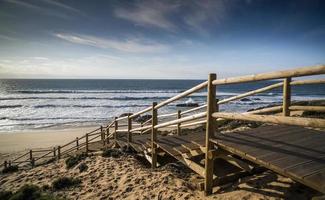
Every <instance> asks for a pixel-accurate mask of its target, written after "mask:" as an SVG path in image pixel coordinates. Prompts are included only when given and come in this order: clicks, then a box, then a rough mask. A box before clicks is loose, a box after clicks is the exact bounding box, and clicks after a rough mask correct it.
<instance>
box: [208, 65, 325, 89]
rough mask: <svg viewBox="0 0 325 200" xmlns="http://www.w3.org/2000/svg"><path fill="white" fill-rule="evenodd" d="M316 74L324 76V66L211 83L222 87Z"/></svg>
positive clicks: (219, 80)
mask: <svg viewBox="0 0 325 200" xmlns="http://www.w3.org/2000/svg"><path fill="white" fill-rule="evenodd" d="M317 74H325V65H319V66H314V67H302V68H296V69H290V70H284V71H276V72H269V73H261V74H255V75H248V76H240V77H232V78H225V79H218V80H215V81H213V84H214V85H222V84H232V83H243V82H252V81H263V80H271V79H280V78H287V77H300V76H310V75H317Z"/></svg>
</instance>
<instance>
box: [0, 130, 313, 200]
mask: <svg viewBox="0 0 325 200" xmlns="http://www.w3.org/2000/svg"><path fill="white" fill-rule="evenodd" d="M96 128H97V127H87V128H79V129H65V130H38V131H30V132H21V133H7V134H3V133H2V134H0V155H1V159H2V161H3V159H5V158H7V157H8V156H9V155H11V156H12V155H15V154H16V155H17V154H18V153H19V152H21V151H23V150H26V149H28V148H35V147H37V148H40V147H44V148H46V147H51V146H55V145H58V144H61V145H62V144H64V143H67V142H69V141H71V140H73V139H75V138H76V137H79V136H82V135H83V134H84V133H86V132H89V131H91V130H94V129H96ZM239 128H240V129H241V128H247V127H239ZM236 129H238V128H236ZM1 159H0V162H2V161H1ZM82 162H84V163H85V164H86V165H87V166H88V167H89V168H88V170H87V171H86V172H82V173H80V172H79V169H78V166H76V167H74V168H72V169H69V170H68V169H66V167H65V163H64V159H61V160H60V161H56V162H54V163H51V164H46V165H42V166H38V167H35V168H33V169H22V170H20V171H19V172H15V173H13V174H1V175H0V191H1V190H10V191H15V190H17V189H18V188H19V187H21V186H22V185H24V184H26V183H29V184H30V183H32V184H36V185H38V186H40V187H42V186H44V185H51V183H52V182H53V180H55V179H56V178H59V177H69V176H70V177H77V178H80V179H81V180H82V183H81V185H80V186H78V187H75V188H70V189H67V190H62V191H51V192H53V193H54V194H55V195H58V196H60V197H65V198H68V199H130V200H131V199H132V200H134V199H184V200H185V199H227V200H228V199H253V200H255V199H310V197H312V196H314V195H319V193H317V192H315V191H313V190H311V189H309V188H307V187H305V186H303V185H301V184H298V183H296V182H294V181H292V180H291V179H289V178H285V177H282V176H280V175H277V174H275V173H274V172H272V171H269V170H267V171H264V172H262V173H259V174H254V175H252V176H247V177H244V178H242V179H239V180H238V181H236V182H232V183H229V184H226V185H223V186H220V187H215V188H214V193H213V195H211V196H209V197H205V196H203V193H202V192H201V191H199V190H198V188H196V184H195V183H196V182H197V180H198V179H200V177H199V176H198V175H197V174H195V173H193V172H192V171H191V170H189V169H188V168H186V167H185V166H183V165H182V164H180V163H176V164H175V163H170V164H167V165H165V166H162V167H160V168H158V169H157V170H154V171H153V170H152V169H150V168H148V165H144V164H143V161H142V162H140V161H139V159H138V157H137V156H135V155H132V154H122V156H120V157H118V158H104V157H102V156H100V155H97V156H91V157H87V158H86V159H85V160H84V161H82Z"/></svg>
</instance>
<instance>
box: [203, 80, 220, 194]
mask: <svg viewBox="0 0 325 200" xmlns="http://www.w3.org/2000/svg"><path fill="white" fill-rule="evenodd" d="M214 80H216V74H209V78H208V94H207V122H206V133H205V146H206V148H205V149H206V152H205V173H204V175H205V181H204V192H205V195H210V194H211V193H212V187H213V168H214V166H213V162H214V161H213V159H211V158H210V157H209V151H211V150H212V149H213V143H212V142H210V139H212V138H214V133H215V129H216V120H214V119H213V117H212V113H214V112H216V110H217V109H216V105H217V104H216V86H215V85H213V84H212V82H213V81H214Z"/></svg>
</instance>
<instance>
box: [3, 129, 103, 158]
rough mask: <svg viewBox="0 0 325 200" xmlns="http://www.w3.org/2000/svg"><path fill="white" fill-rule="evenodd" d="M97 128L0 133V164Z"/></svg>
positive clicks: (59, 143)
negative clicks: (29, 151)
mask: <svg viewBox="0 0 325 200" xmlns="http://www.w3.org/2000/svg"><path fill="white" fill-rule="evenodd" d="M97 128H98V127H83V128H70V129H42V130H30V131H20V132H1V133H0V163H3V162H4V161H5V160H8V158H10V157H15V156H16V155H19V154H21V153H22V152H26V150H28V149H31V148H33V149H35V148H50V147H54V146H57V145H63V144H66V143H68V142H70V141H72V140H74V139H75V138H76V137H80V136H83V135H84V134H85V133H87V132H90V131H92V130H94V129H97Z"/></svg>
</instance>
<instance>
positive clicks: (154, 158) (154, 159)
mask: <svg viewBox="0 0 325 200" xmlns="http://www.w3.org/2000/svg"><path fill="white" fill-rule="evenodd" d="M156 105H157V102H153V103H152V119H151V121H152V125H151V168H152V169H155V168H156V167H157V144H156V142H157V129H155V126H156V125H157V122H158V117H157V109H155V106H156Z"/></svg>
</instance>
